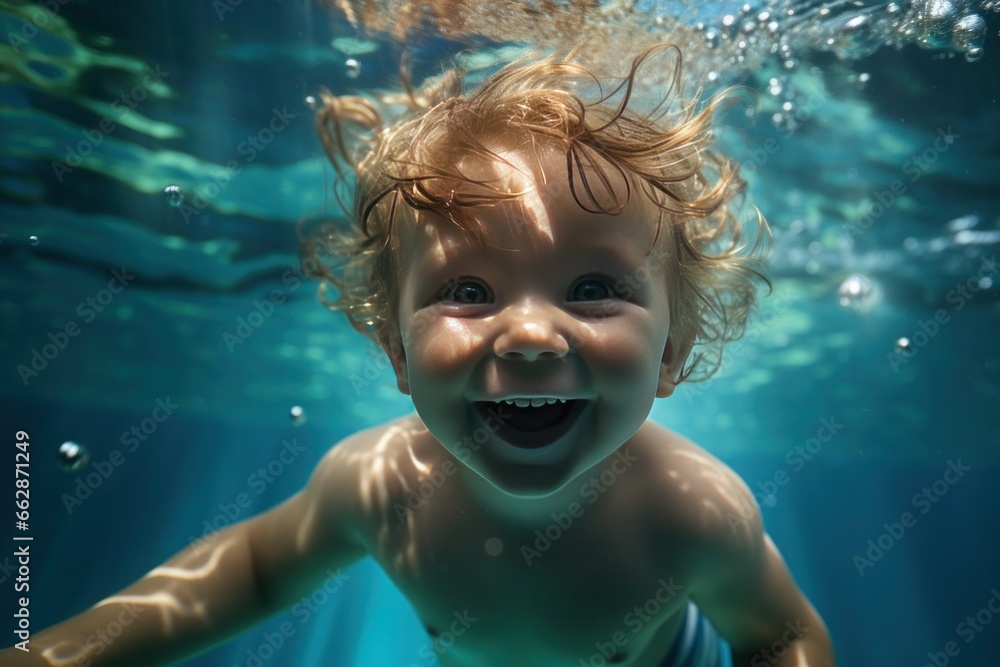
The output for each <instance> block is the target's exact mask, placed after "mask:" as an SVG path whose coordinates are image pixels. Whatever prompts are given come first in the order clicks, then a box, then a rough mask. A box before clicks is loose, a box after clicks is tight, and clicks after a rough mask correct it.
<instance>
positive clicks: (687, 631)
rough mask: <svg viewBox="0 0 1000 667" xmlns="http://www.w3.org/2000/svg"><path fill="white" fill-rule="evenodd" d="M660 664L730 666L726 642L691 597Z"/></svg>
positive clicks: (675, 665)
mask: <svg viewBox="0 0 1000 667" xmlns="http://www.w3.org/2000/svg"><path fill="white" fill-rule="evenodd" d="M661 667H732V654H731V653H730V652H729V646H728V645H727V644H726V642H725V641H724V640H723V639H722V638H721V637H720V636H719V633H717V632H716V631H715V628H713V627H712V624H711V623H709V622H708V619H707V618H705V617H704V616H702V615H701V612H700V611H698V607H696V606H695V604H694V603H693V602H691V601H690V600H688V606H687V611H685V612H684V622H683V625H681V631H680V634H678V635H677V641H675V642H674V646H673V648H671V649H670V653H668V654H667V657H666V658H664V659H663V662H662V663H661Z"/></svg>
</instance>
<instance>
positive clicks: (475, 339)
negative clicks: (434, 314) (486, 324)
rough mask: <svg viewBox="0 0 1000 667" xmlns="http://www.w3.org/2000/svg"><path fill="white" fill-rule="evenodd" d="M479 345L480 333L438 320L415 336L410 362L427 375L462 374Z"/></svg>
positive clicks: (442, 376)
mask: <svg viewBox="0 0 1000 667" xmlns="http://www.w3.org/2000/svg"><path fill="white" fill-rule="evenodd" d="M480 344H481V336H477V335H476V334H475V333H473V332H472V331H470V330H468V329H466V328H464V327H462V326H461V325H459V324H456V323H440V324H437V325H435V326H431V327H428V328H427V330H426V331H425V332H424V333H423V334H421V335H420V337H419V338H415V339H414V341H413V344H412V345H411V348H410V355H409V357H410V359H409V361H410V363H411V364H414V363H416V364H418V365H419V366H420V367H421V369H422V370H423V372H425V373H427V374H428V375H429V376H432V377H441V378H444V377H448V376H450V375H452V374H455V373H461V372H462V371H463V369H464V368H465V366H466V365H467V364H468V363H469V359H470V355H471V354H472V351H473V350H475V349H476V348H477V346H478V345H480Z"/></svg>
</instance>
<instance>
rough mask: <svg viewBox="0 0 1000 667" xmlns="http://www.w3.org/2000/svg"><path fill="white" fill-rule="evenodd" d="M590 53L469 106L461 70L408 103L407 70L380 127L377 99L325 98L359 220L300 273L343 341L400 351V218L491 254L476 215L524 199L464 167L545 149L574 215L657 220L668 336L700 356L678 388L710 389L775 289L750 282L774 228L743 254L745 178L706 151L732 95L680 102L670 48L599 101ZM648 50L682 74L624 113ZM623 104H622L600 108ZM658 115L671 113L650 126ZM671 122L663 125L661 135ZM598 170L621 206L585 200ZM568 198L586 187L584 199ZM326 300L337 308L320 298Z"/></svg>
mask: <svg viewBox="0 0 1000 667" xmlns="http://www.w3.org/2000/svg"><path fill="white" fill-rule="evenodd" d="M583 46H584V45H583V44H578V45H577V46H576V47H574V48H573V49H570V50H569V52H568V53H567V54H566V55H561V54H560V53H559V52H558V51H557V52H555V53H552V54H551V55H549V56H547V57H543V58H540V59H538V58H534V57H533V56H526V57H524V58H520V59H518V60H516V61H514V62H513V63H511V64H509V65H507V66H505V67H503V68H502V69H501V70H500V71H499V72H497V73H495V74H493V75H492V76H490V77H489V78H488V79H486V81H485V82H483V83H482V84H481V85H480V86H478V87H477V88H475V89H474V90H472V91H471V92H469V93H468V94H463V92H462V84H463V78H464V72H462V71H461V70H460V69H458V68H456V69H453V70H450V71H447V72H446V73H445V74H444V75H443V76H442V77H440V78H439V79H438V80H436V81H433V82H432V83H430V84H428V85H426V86H425V87H424V88H423V89H422V90H419V91H417V90H414V89H413V87H412V85H411V83H410V79H409V76H408V74H407V71H406V59H405V56H404V59H403V64H402V65H401V74H402V81H403V85H404V87H405V91H406V94H405V95H404V96H396V97H395V98H393V97H390V96H388V95H386V96H382V98H381V102H382V103H383V105H386V104H390V103H392V102H397V103H398V102H402V103H403V104H405V106H406V111H405V112H404V113H403V114H402V116H401V117H400V118H399V119H397V120H396V121H395V122H393V123H386V122H385V121H384V120H383V113H382V112H381V111H380V110H379V107H378V106H377V105H376V104H375V103H374V102H373V101H372V100H370V99H367V98H364V97H359V96H340V97H337V96H334V95H333V94H331V93H330V92H328V91H325V90H324V91H322V93H321V95H320V96H321V100H322V104H321V106H320V107H319V108H318V110H317V113H316V126H317V129H318V132H319V135H320V138H321V140H322V142H323V147H324V150H325V151H326V154H327V156H328V157H329V159H330V161H331V163H332V164H333V166H334V170H335V171H336V173H337V175H338V176H339V177H340V179H341V180H340V181H339V182H338V184H339V185H349V184H348V183H347V179H346V177H345V171H344V169H343V166H344V165H347V166H348V167H349V168H350V169H351V170H352V171H353V175H354V177H355V179H356V180H355V188H354V192H355V194H354V207H353V211H348V209H347V207H346V206H344V205H343V202H342V201H341V200H340V198H339V197H338V201H340V204H341V208H343V209H344V211H345V213H346V214H347V218H348V221H349V222H350V223H351V224H350V228H349V229H348V230H346V231H345V230H344V229H343V225H342V224H340V225H338V224H336V223H335V222H327V223H324V224H322V225H320V226H319V227H316V228H314V229H313V230H312V231H311V233H310V234H308V235H307V236H306V238H304V242H303V258H304V260H305V259H307V258H309V259H311V261H310V262H305V261H304V264H306V270H307V271H308V273H309V274H311V275H312V276H313V277H316V278H319V279H321V280H322V283H321V285H320V299H321V300H322V301H323V303H324V304H326V305H327V306H328V307H329V308H331V309H332V310H335V311H339V312H344V313H346V314H347V315H348V317H349V319H350V322H351V324H352V326H354V328H355V329H356V330H357V331H359V332H360V333H362V334H363V335H365V336H367V337H368V338H370V339H371V340H373V341H375V342H376V343H382V344H383V345H384V344H386V342H387V341H392V340H395V339H396V338H395V336H396V335H398V331H399V328H398V322H397V321H396V320H397V313H398V295H399V290H398V289H397V285H398V276H399V261H398V259H397V253H398V250H399V249H398V243H397V242H396V234H397V232H396V225H397V224H407V222H410V223H412V219H413V218H414V216H413V215H402V214H404V213H406V212H407V211H406V208H405V207H408V208H409V209H410V211H413V212H415V211H430V212H433V213H434V214H436V215H438V216H440V217H441V218H442V219H444V220H447V221H450V222H451V223H452V224H454V225H457V226H458V227H460V228H461V229H462V230H464V231H465V232H466V233H468V234H469V235H470V237H471V238H472V239H474V240H475V242H476V243H477V244H479V246H480V247H486V244H487V243H488V230H486V229H484V228H483V227H482V225H481V223H480V222H479V221H478V220H477V217H476V209H477V208H480V207H485V206H494V205H496V204H497V203H498V202H504V201H510V200H515V199H518V198H519V197H520V196H521V193H511V192H508V191H507V190H506V189H503V188H502V187H501V184H499V183H497V184H494V183H492V182H490V181H479V180H474V179H471V178H469V177H467V176H465V175H463V174H462V173H461V171H460V169H459V165H460V163H461V160H463V159H466V158H469V157H478V158H482V159H487V160H490V159H492V160H500V159H502V158H500V157H499V156H497V155H496V153H495V152H494V151H493V150H491V149H490V148H487V143H490V144H492V145H494V146H495V145H496V144H497V143H499V144H501V145H503V146H505V147H510V148H523V147H525V146H531V145H537V144H538V143H540V142H541V143H545V144H546V145H548V146H554V147H556V148H557V149H559V150H561V151H564V152H565V156H566V164H567V168H568V178H569V187H570V188H571V190H572V193H573V197H574V199H575V200H576V202H577V204H579V206H580V207H581V208H582V209H584V210H586V211H590V212H600V213H606V214H611V215H614V214H616V213H620V212H621V211H622V210H623V209H624V208H625V206H626V205H627V204H628V201H629V199H630V198H631V197H632V196H633V192H638V193H640V195H641V196H645V197H647V198H648V199H649V200H650V201H652V202H654V203H655V204H656V205H657V206H658V207H659V209H660V211H661V214H660V215H659V216H658V218H657V219H656V220H655V221H654V220H651V221H650V224H655V225H656V227H657V230H656V233H657V238H659V235H660V234H661V233H665V234H667V237H668V238H667V239H666V241H667V244H668V248H669V250H668V252H670V253H671V254H672V259H674V260H675V261H673V262H672V263H671V264H672V266H671V270H668V276H669V277H668V284H667V285H665V286H664V288H665V289H667V290H668V293H669V294H670V297H671V298H670V300H669V304H670V317H671V323H672V325H671V327H672V332H671V335H673V334H674V331H677V330H678V329H675V327H679V328H680V329H679V330H680V331H683V332H685V334H686V335H688V336H690V339H691V340H693V341H694V342H695V344H696V348H695V349H696V350H697V351H696V352H695V353H694V354H692V355H691V356H690V357H689V359H688V360H686V364H685V366H684V367H683V368H682V370H681V373H680V375H679V381H680V380H704V379H707V378H708V377H710V376H711V375H713V374H714V373H715V372H716V371H717V370H718V369H719V367H720V366H721V363H722V351H723V348H724V347H725V346H726V345H727V344H728V343H730V342H732V341H734V340H737V339H739V338H740V337H741V336H743V334H744V333H745V331H746V324H747V318H748V316H749V314H750V313H751V312H752V311H753V310H754V308H755V307H756V303H757V294H756V284H755V283H756V281H757V279H760V280H762V281H763V282H764V283H767V285H768V286H769V287H770V282H769V281H768V279H767V278H766V277H765V276H764V275H763V274H762V273H761V272H760V270H759V268H758V267H759V266H761V264H762V263H763V261H764V259H765V258H766V255H767V252H768V247H769V242H770V229H769V228H768V225H767V223H766V222H765V221H764V219H763V217H762V216H761V215H760V214H759V212H758V213H757V215H756V221H757V225H756V227H757V229H756V234H755V235H754V236H755V240H754V241H753V243H744V242H742V238H743V230H741V225H740V222H739V220H738V218H737V217H736V215H735V213H734V210H733V209H734V206H735V204H734V200H736V199H737V198H741V197H742V195H743V192H744V189H745V186H746V184H745V181H744V180H743V179H742V178H741V177H740V175H739V168H738V166H737V165H736V164H735V163H733V162H731V161H730V160H728V159H726V158H725V157H724V156H723V155H722V154H721V153H720V152H719V151H718V150H717V149H716V148H715V146H714V135H713V132H712V127H711V126H712V122H713V117H714V114H715V112H716V110H717V109H718V108H719V106H720V105H722V104H725V103H726V102H727V101H729V100H730V99H731V96H730V95H728V94H720V95H717V96H715V97H713V98H712V99H711V100H710V101H709V102H708V103H707V104H703V105H701V104H699V102H698V96H697V95H694V96H692V99H691V100H688V101H683V100H680V99H679V98H680V97H681V93H680V90H681V84H682V83H683V81H682V79H681V66H680V65H681V52H680V49H679V48H678V47H677V46H675V45H671V44H657V45H655V46H653V47H651V48H648V49H646V50H645V51H644V52H643V53H641V54H640V55H638V56H636V57H635V59H634V60H633V61H632V65H631V69H630V71H629V73H628V75H627V76H626V77H624V78H623V79H622V78H617V80H618V85H617V86H616V87H614V89H613V90H612V91H611V92H610V93H608V94H603V91H602V87H601V77H599V76H598V75H597V74H595V73H593V72H592V71H591V70H590V69H587V68H585V67H583V66H581V65H579V64H574V62H573V60H574V55H576V54H577V53H578V51H579V49H581V48H583ZM657 51H670V52H671V53H673V54H675V55H676V66H675V67H674V68H673V70H672V72H671V74H670V75H669V83H670V85H669V87H668V90H667V92H666V93H665V95H664V97H663V100H662V101H661V102H660V104H659V105H657V107H656V108H655V109H653V111H652V112H650V113H647V114H645V115H639V114H637V113H636V112H635V111H634V110H633V109H631V108H630V103H631V102H633V101H634V100H636V99H637V97H636V96H634V95H633V92H634V91H633V87H634V86H635V85H636V83H637V72H638V71H639V68H640V66H641V65H642V63H643V62H644V61H645V60H646V59H647V58H649V57H650V56H651V55H653V54H654V52H657ZM581 84H583V85H581ZM588 85H590V86H595V87H596V89H597V91H598V92H599V94H598V99H597V100H596V101H594V102H590V103H586V102H584V100H583V99H581V97H580V96H579V95H578V94H577V92H574V91H575V90H577V89H581V88H585V87H586V86H588ZM619 93H621V95H620V97H621V99H620V101H619V102H617V103H616V104H614V105H611V104H609V103H608V101H609V100H611V99H612V98H613V97H615V96H616V95H618V94H619ZM661 107H663V108H664V110H663V111H662V112H661V113H660V114H659V115H658V116H653V113H655V112H656V111H657V110H659V109H660V108H661ZM664 117H667V118H668V120H669V122H663V118H664ZM352 131H353V132H352ZM515 142H516V143H515ZM607 170H611V172H610V173H615V174H617V176H618V177H619V178H623V179H624V182H625V183H626V192H625V201H624V202H622V201H619V200H618V198H617V197H615V200H616V201H615V203H613V204H611V205H610V206H608V205H605V204H602V203H600V202H599V201H598V197H597V196H596V195H595V194H594V191H593V190H592V188H591V185H590V183H589V182H588V180H587V179H588V176H587V172H588V171H592V172H593V173H596V174H597V176H598V178H599V179H600V180H601V181H602V182H603V183H604V184H605V185H606V184H607V183H608V182H609V179H608V176H607V174H608V173H609V172H608V171H607ZM574 174H575V176H574ZM575 183H582V185H583V191H582V192H580V191H578V188H577V186H576V185H575ZM664 222H666V224H664ZM316 257H322V258H323V260H322V261H316V259H315V258H316ZM331 286H332V287H333V288H334V290H335V292H336V294H335V296H334V297H333V298H330V297H329V294H328V291H329V288H330V287H331Z"/></svg>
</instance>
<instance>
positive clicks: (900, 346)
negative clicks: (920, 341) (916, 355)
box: [894, 336, 913, 354]
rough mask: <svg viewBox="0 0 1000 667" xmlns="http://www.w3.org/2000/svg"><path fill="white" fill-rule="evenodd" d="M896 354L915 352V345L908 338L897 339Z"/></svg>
mask: <svg viewBox="0 0 1000 667" xmlns="http://www.w3.org/2000/svg"><path fill="white" fill-rule="evenodd" d="M894 347H895V350H896V354H906V353H908V352H913V343H912V342H910V339H909V338H907V337H906V336H903V337H901V338H897V339H896V345H895V346H894Z"/></svg>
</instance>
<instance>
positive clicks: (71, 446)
mask: <svg viewBox="0 0 1000 667" xmlns="http://www.w3.org/2000/svg"><path fill="white" fill-rule="evenodd" d="M89 462H90V452H88V451H87V448H86V447H84V446H83V445H78V444H77V443H75V442H71V441H68V440H67V441H66V442H64V443H63V444H61V445H59V450H58V451H57V452H56V463H57V464H58V465H59V467H60V468H62V469H63V470H64V471H65V472H76V471H77V470H79V469H80V468H82V467H84V466H85V465H87V464H88V463H89Z"/></svg>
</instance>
